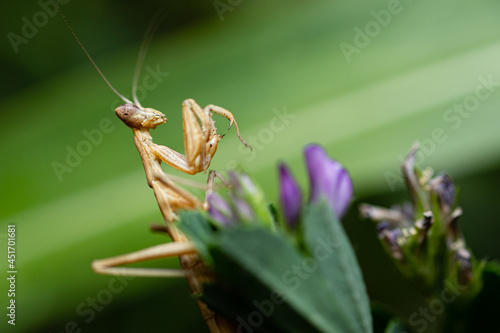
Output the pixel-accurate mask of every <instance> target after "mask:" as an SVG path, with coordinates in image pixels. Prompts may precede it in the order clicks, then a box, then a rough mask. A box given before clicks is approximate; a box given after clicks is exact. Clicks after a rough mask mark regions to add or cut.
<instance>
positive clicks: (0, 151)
mask: <svg viewBox="0 0 500 333" xmlns="http://www.w3.org/2000/svg"><path fill="white" fill-rule="evenodd" d="M220 3H222V4H226V5H227V6H229V7H227V9H228V10H227V11H225V12H224V13H222V14H221V15H222V16H221V15H219V14H218V13H217V10H216V9H215V8H214V3H213V2H210V1H208V2H202V1H185V2H181V1H177V2H175V3H174V2H172V1H171V2H168V3H166V2H160V1H153V0H149V1H145V2H141V3H138V2H132V1H99V2H93V1H92V2H83V1H77V0H73V1H70V2H68V3H67V4H64V5H62V9H63V10H64V12H65V14H66V16H67V17H68V20H69V21H70V23H71V24H72V25H73V28H74V29H75V31H76V32H77V34H78V35H79V37H80V39H81V40H82V42H83V43H84V45H85V46H86V48H87V49H88V51H89V52H90V53H91V54H92V55H93V57H94V60H95V61H96V62H97V64H98V65H99V66H100V68H101V70H102V71H103V72H104V73H105V75H106V76H107V77H108V79H109V80H110V81H111V82H112V84H113V85H114V86H115V87H116V89H117V90H119V91H120V92H121V93H122V94H124V95H126V96H130V93H129V92H130V90H131V82H132V75H133V70H134V66H135V61H136V57H137V53H138V50H139V46H140V43H141V38H142V35H143V33H144V31H145V30H146V27H147V25H148V22H149V21H150V20H151V18H152V17H153V16H154V15H155V14H156V13H157V12H159V11H162V10H166V19H165V20H164V21H163V23H162V25H161V26H160V28H159V31H158V32H157V34H156V35H155V36H154V38H153V41H152V45H151V47H150V49H149V50H148V55H147V57H146V61H145V67H146V68H147V67H148V66H149V68H152V69H155V68H159V69H160V70H161V72H168V73H169V74H168V76H167V77H165V78H163V80H162V81H161V82H158V85H157V86H156V87H155V88H154V89H150V90H148V91H147V94H146V95H147V96H146V97H145V98H144V99H142V100H141V101H142V104H143V105H144V106H149V107H154V108H156V109H158V110H160V111H162V112H163V113H165V114H166V116H167V117H168V123H166V124H165V125H162V126H161V127H159V128H158V129H156V130H155V131H153V132H152V134H153V137H154V140H155V142H156V143H159V144H164V145H168V146H169V147H172V148H174V149H177V150H179V151H181V152H182V151H183V133H182V126H181V121H182V118H181V104H182V101H183V100H184V99H186V98H194V99H195V100H196V101H197V102H198V103H199V104H200V105H202V106H204V105H207V104H216V105H220V106H222V107H225V108H227V109H228V110H230V111H231V112H233V114H234V115H235V117H236V119H237V121H238V124H239V126H240V129H241V132H242V135H243V137H244V138H245V139H247V140H248V141H249V143H250V144H253V146H254V151H253V152H252V153H250V152H249V151H247V150H244V149H241V147H240V144H239V142H238V140H237V138H236V135H235V133H234V129H232V130H230V131H229V132H227V134H228V135H227V136H226V137H225V138H224V139H223V140H222V141H221V143H220V145H219V150H218V153H217V155H216V156H215V158H214V160H213V162H212V165H211V167H212V168H213V169H216V170H221V171H225V170H226V169H227V167H228V166H232V165H234V164H241V165H243V166H244V167H245V168H246V170H247V171H248V172H250V173H251V174H252V175H253V176H254V177H255V180H256V181H257V182H258V183H259V184H260V185H261V186H262V188H263V189H264V190H265V192H266V195H267V198H268V199H269V200H270V201H272V202H275V201H276V196H277V179H276V173H277V172H276V165H277V163H278V161H280V160H282V161H286V162H287V163H288V164H289V165H290V166H291V168H292V170H293V172H294V174H295V175H296V177H297V178H298V179H299V181H300V183H301V184H302V185H303V188H304V190H306V188H307V177H306V173H305V169H304V164H303V161H302V148H303V146H304V145H305V144H307V143H310V142H317V143H320V144H322V145H323V146H324V147H325V148H326V149H327V151H328V152H329V154H330V155H331V156H332V157H334V158H336V159H338V160H339V161H341V162H342V163H343V164H344V165H345V166H346V167H347V168H348V170H349V171H350V173H351V176H352V178H353V181H354V185H355V195H356V198H355V199H356V200H357V202H356V203H355V204H354V205H353V206H352V207H351V210H350V212H349V214H348V216H347V218H346V220H345V221H344V225H345V227H346V229H347V232H348V234H349V236H350V237H351V240H352V241H353V244H354V247H355V249H356V251H357V254H358V258H359V260H360V263H361V267H362V269H363V273H364V276H365V280H366V282H367V286H368V292H369V294H370V296H371V298H372V300H376V301H381V302H385V303H387V304H389V305H390V307H392V308H393V309H394V310H395V311H396V313H398V314H399V315H401V316H402V318H404V319H407V318H408V316H409V315H410V314H411V313H413V312H414V311H417V310H418V308H419V306H421V304H423V303H422V299H420V297H419V296H418V294H417V293H416V292H414V291H413V290H412V289H411V287H410V286H409V285H408V284H407V283H406V282H405V281H404V280H402V279H401V278H400V277H399V276H398V273H397V272H395V271H394V269H393V268H392V266H391V264H390V262H389V260H388V259H387V258H386V257H385V255H384V254H383V252H382V250H381V248H380V246H379V244H378V240H377V239H376V235H375V232H374V228H373V225H371V224H370V223H369V222H368V221H363V220H361V219H360V218H359V216H358V213H357V208H356V206H357V203H358V201H363V202H365V201H369V202H372V203H377V204H381V205H387V206H389V205H391V204H392V203H395V202H400V201H403V200H405V199H406V198H407V196H406V194H405V193H404V191H403V187H402V182H401V181H399V180H398V179H399V178H397V177H398V175H399V165H400V162H401V159H402V157H403V156H404V155H405V153H406V152H407V151H408V150H409V148H410V146H411V145H412V143H414V142H415V141H419V142H420V143H421V144H422V146H423V148H424V150H425V151H424V152H423V153H422V155H421V158H420V165H421V166H424V167H425V166H432V167H433V168H434V169H435V170H436V171H442V170H445V171H448V172H450V173H451V175H452V176H453V178H454V179H455V181H456V182H457V183H458V185H459V186H460V189H461V203H462V207H463V208H464V212H465V213H464V216H463V218H462V220H461V225H462V228H463V230H464V233H465V235H466V238H467V241H468V244H469V245H470V246H471V247H472V248H473V250H474V252H475V254H476V255H477V256H478V257H488V258H499V257H500V249H499V247H498V245H497V244H498V233H499V232H500V226H499V225H498V223H497V220H498V218H497V215H498V213H497V205H496V202H497V201H496V200H498V188H499V185H500V181H499V176H498V170H499V168H500V131H499V128H500V93H499V92H498V91H497V90H499V89H498V88H500V87H499V86H496V87H493V88H492V89H493V90H494V91H493V93H491V95H490V96H489V97H488V98H486V99H485V100H481V101H480V103H479V105H478V106H477V107H475V108H474V110H473V111H471V112H466V113H464V116H461V115H458V114H455V115H454V116H455V117H458V119H459V120H460V124H458V120H453V121H452V122H451V121H449V120H447V118H446V115H447V114H448V113H447V112H450V111H448V110H449V109H450V108H453V106H454V104H456V103H463V102H464V101H471V98H472V96H474V94H475V89H476V87H477V86H478V85H479V84H480V82H481V81H480V80H481V79H480V78H481V77H482V78H488V77H489V76H491V77H492V79H493V81H494V82H500V66H499V65H500V64H499V63H500V61H499V59H500V21H499V20H498V14H497V13H498V11H499V9H500V4H499V3H498V2H496V1H492V0H491V1H474V2H468V1H449V0H445V1H440V2H433V1H430V0H420V1H418V0H413V1H411V0H405V1H401V2H399V4H398V2H395V1H378V0H377V1H364V2H361V1H319V0H315V1H264V0H261V1H232V2H231V3H232V4H231V3H230V2H229V1H220ZM394 4H397V6H396V7H392V6H393V5H394ZM2 7H3V12H4V13H3V15H2V20H1V22H0V27H1V28H2V29H1V31H2V33H3V35H4V38H3V42H2V43H1V45H0V47H1V49H0V51H1V60H0V61H1V63H0V64H1V67H2V74H3V79H2V82H1V83H0V84H1V85H2V86H1V87H2V89H1V90H0V91H1V92H0V96H1V99H2V101H1V103H0V105H1V107H0V108H1V117H2V124H3V127H2V130H1V133H2V134H1V141H0V156H1V163H0V170H1V172H0V188H1V192H0V196H1V205H0V207H1V210H0V244H1V245H0V246H1V247H2V253H5V251H6V242H5V240H6V237H5V236H6V232H7V230H6V226H7V225H8V224H15V225H16V229H17V236H16V237H17V245H16V250H17V261H16V264H17V270H18V274H17V290H16V306H17V307H16V309H17V317H16V319H17V321H16V324H17V325H16V327H15V328H13V327H11V326H10V325H7V324H6V318H5V315H2V318H4V319H3V320H2V322H1V323H0V325H1V326H0V327H1V328H0V330H1V331H2V332H4V331H9V332H10V331H17V332H54V333H55V332H64V331H65V326H66V325H67V323H68V322H74V323H76V324H75V325H77V326H78V329H81V331H82V332H139V331H140V332H157V331H160V330H161V331H167V332H203V331H206V328H205V327H204V323H203V322H202V320H201V318H200V316H199V313H198V310H197V308H196V305H195V303H194V301H193V300H192V299H191V297H190V296H189V291H188V288H187V285H186V283H185V282H184V281H183V280H164V279H146V278H136V279H133V280H129V281H126V286H124V287H123V290H121V291H116V289H115V288H116V287H117V286H119V283H118V282H116V281H115V280H113V279H114V278H113V277H110V276H100V275H96V274H95V273H93V272H92V271H91V269H90V263H91V261H92V260H94V259H97V258H105V257H109V256H114V255H118V254H122V253H126V252H130V251H134V250H138V249H140V248H143V247H147V246H151V245H154V244H160V243H162V242H165V241H166V238H165V237H164V236H162V235H155V234H151V233H150V232H149V225H150V224H151V222H153V221H157V222H158V221H161V215H160V214H159V211H158V208H157V206H156V202H155V200H154V196H153V193H152V191H151V190H150V189H149V188H148V187H147V185H146V182H145V176H144V171H143V169H142V166H141V162H140V158H139V156H138V154H137V151H136V149H135V146H134V144H133V140H132V132H131V130H130V129H129V128H127V127H126V126H125V125H123V124H122V123H121V122H120V121H119V120H118V119H117V118H116V116H115V115H114V114H113V109H114V107H115V106H116V105H118V103H119V101H118V100H117V98H116V96H115V95H113V93H112V92H111V91H110V89H109V88H108V87H106V85H105V83H104V82H103V80H102V79H101V78H100V77H99V75H98V74H97V72H96V71H95V69H93V68H92V66H91V64H90V63H89V61H88V59H86V58H85V55H84V54H83V52H82V51H81V49H80V48H79V46H78V44H77V43H76V41H75V40H74V39H73V37H72V36H71V34H70V32H69V31H68V29H67V27H66V26H65V24H64V22H63V20H62V18H61V17H60V16H57V15H54V16H53V17H49V16H48V15H47V18H48V19H47V22H46V23H45V24H40V27H39V28H38V31H37V33H36V34H35V35H34V36H33V37H31V38H27V43H25V44H24V43H23V44H20V45H19V46H18V52H15V50H14V48H13V46H12V45H11V43H10V42H9V37H8V36H9V33H15V34H17V35H21V34H22V27H23V24H24V23H23V21H22V18H23V17H26V19H27V20H28V21H30V22H33V16H34V15H37V13H39V12H40V11H42V10H43V9H42V6H41V5H40V4H39V3H37V2H35V1H30V2H23V3H21V2H9V3H4V4H2ZM389 9H394V10H396V11H397V13H393V14H391V15H390V17H389V16H384V13H385V14H386V13H389V11H388V10H389ZM42 16H43V15H42ZM42 16H39V17H42ZM375 17H379V20H383V19H384V18H385V21H381V22H382V24H381V23H378V22H377V21H376V19H375ZM221 18H222V19H221ZM42 23H43V22H42ZM366 28H368V29H372V30H369V34H370V35H371V37H370V36H368V37H366V38H365V39H363V37H359V36H360V35H359V32H358V31H359V30H361V31H364V30H365V29H366ZM358 29H359V30H358ZM11 36H12V35H11ZM356 36H357V37H356ZM356 38H358V39H357V40H356ZM356 41H357V42H359V43H364V44H363V45H361V44H358V46H359V47H358V51H359V52H357V53H354V54H352V55H351V57H350V59H349V60H350V61H348V59H347V58H346V57H345V55H344V54H343V52H342V50H341V43H348V44H350V45H353V46H355V45H356ZM147 73H148V71H147V70H146V71H143V74H142V75H143V76H142V77H145V75H147ZM151 82H153V81H151ZM141 83H142V79H141V80H140V84H139V85H140V86H141ZM142 86H145V85H144V84H143V83H142ZM285 112H286V113H287V114H288V115H289V116H288V118H285V120H283V119H282V118H279V117H278V118H276V117H277V114H284V113H285ZM106 119H109V121H110V122H111V125H109V128H108V129H109V130H108V131H107V132H108V133H103V134H102V139H96V140H97V141H96V142H97V144H91V146H90V147H91V151H90V152H89V153H88V154H86V156H81V160H80V161H77V162H75V165H74V166H71V167H69V168H70V169H71V172H65V173H63V174H60V177H58V176H57V174H56V172H55V171H54V162H57V163H61V164H67V161H66V159H67V154H68V150H67V149H68V147H69V149H74V150H78V149H79V148H78V147H80V149H82V147H83V146H84V145H85V143H83V142H85V141H88V139H87V138H86V137H85V135H84V132H85V131H87V132H92V133H95V132H96V131H100V127H99V124H100V123H101V121H103V120H104V121H105V122H107V121H108V120H106ZM455 119H457V118H455ZM455 121H457V123H455ZM217 125H218V126H219V127H220V132H221V133H226V127H225V126H227V122H226V120H225V119H219V118H218V119H217ZM454 125H456V126H455V127H454ZM436 129H437V131H440V132H441V133H444V134H443V136H442V137H440V138H439V139H436V138H433V132H434V131H436ZM97 137H99V136H97ZM97 137H96V138H97ZM165 170H167V167H165ZM387 177H389V179H391V180H393V179H396V180H395V181H394V187H393V186H392V185H390V184H393V183H392V182H390V183H389V182H388V181H387ZM193 178H194V179H197V180H199V181H201V182H204V181H205V179H206V174H205V175H204V174H202V175H198V176H197V177H193ZM304 192H305V193H304V195H305V196H307V191H304ZM200 194H201V193H200ZM0 258H3V259H1V266H0V267H2V272H4V273H3V274H5V275H6V271H7V267H6V264H7V259H6V255H0ZM152 265H156V266H161V267H165V266H169V267H176V266H177V260H176V259H170V260H165V261H159V262H156V263H149V264H148V266H152ZM115 282H116V283H115ZM110 283H112V286H113V287H111V289H112V290H115V291H116V292H110V290H111V289H110ZM114 287H115V288H114ZM7 289H8V286H7V284H6V283H5V280H4V279H3V281H2V283H0V295H1V297H0V300H1V306H2V308H4V306H6V305H7V302H8V297H7V296H6V294H7ZM106 295H111V298H109V299H108V298H106ZM103 297H104V298H103ZM92 298H97V299H101V301H105V303H107V304H102V303H99V301H98V303H99V304H97V307H96V309H98V310H95V311H94V314H95V318H94V319H92V320H89V318H90V317H89V314H88V313H89V312H84V314H83V315H82V311H85V310H87V311H88V310H89V309H91V307H90V305H88V302H91V300H92ZM101 305H102V307H101ZM77 309H80V310H81V311H79V313H78V312H77ZM4 311H6V310H4ZM86 320H88V321H89V322H86ZM4 327H5V328H4ZM75 331H78V330H75Z"/></svg>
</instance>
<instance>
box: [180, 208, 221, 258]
mask: <svg viewBox="0 0 500 333" xmlns="http://www.w3.org/2000/svg"><path fill="white" fill-rule="evenodd" d="M179 215H180V217H181V218H180V221H179V223H178V224H177V226H178V227H179V229H181V230H182V231H183V232H184V233H185V234H186V235H187V236H188V237H189V238H190V239H191V240H192V241H193V242H194V244H195V246H196V250H197V251H198V253H199V254H200V256H201V257H202V258H203V260H204V261H205V263H207V264H211V256H210V254H209V252H208V249H207V244H209V243H210V242H211V238H212V237H213V234H214V230H212V228H211V227H210V223H209V221H208V220H207V219H206V218H205V217H204V216H203V215H202V214H200V213H199V212H190V211H183V212H181V213H180V214H179Z"/></svg>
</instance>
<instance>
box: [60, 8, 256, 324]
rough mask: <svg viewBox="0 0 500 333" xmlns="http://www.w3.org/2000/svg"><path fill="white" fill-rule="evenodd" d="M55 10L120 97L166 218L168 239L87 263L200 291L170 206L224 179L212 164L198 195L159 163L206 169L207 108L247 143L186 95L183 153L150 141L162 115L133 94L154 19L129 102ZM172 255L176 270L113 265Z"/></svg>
mask: <svg viewBox="0 0 500 333" xmlns="http://www.w3.org/2000/svg"><path fill="white" fill-rule="evenodd" d="M59 11H60V13H61V16H62V17H63V19H64V21H65V22H66V24H67V25H68V27H69V29H70V31H71V33H72V34H73V36H74V37H75V39H76V40H77V42H78V44H79V45H80V47H81V48H82V49H83V51H84V52H85V54H86V55H87V57H88V58H89V59H90V61H91V62H92V64H93V65H94V67H95V68H96V70H97V71H98V72H99V74H100V75H101V77H102V78H103V79H104V81H105V82H106V83H107V85H108V86H109V87H110V88H111V90H113V92H114V93H115V94H117V95H118V96H119V97H120V98H121V99H122V100H123V101H125V103H126V104H123V105H121V106H119V107H118V108H116V110H115V113H116V115H117V116H118V117H119V118H120V119H121V120H122V121H123V122H124V123H125V124H126V125H127V126H128V127H130V128H131V129H132V131H133V133H134V142H135V146H136V147H137V150H138V151H139V155H140V157H141V159H142V163H143V165H144V170H145V173H146V179H147V184H148V185H149V186H150V187H151V188H152V189H153V191H154V194H155V197H156V200H157V202H158V206H159V208H160V211H161V213H162V215H163V218H164V220H165V222H166V224H165V226H164V227H162V228H161V229H162V230H163V231H166V232H167V233H168V234H169V235H170V237H171V239H172V241H173V242H170V243H166V244H161V245H157V246H153V247H149V248H146V249H143V250H139V251H136V252H132V253H128V254H124V255H120V256H116V257H112V258H108V259H102V260H95V261H94V262H93V263H92V269H93V270H94V271H95V272H97V273H100V274H111V275H128V276H144V277H179V276H181V277H184V276H185V277H186V279H187V281H188V284H189V286H190V289H191V291H192V292H193V294H195V295H196V294H201V292H202V284H203V283H206V282H209V281H210V280H211V279H212V278H211V275H210V274H209V271H208V268H207V267H205V265H204V264H203V262H202V261H201V260H200V258H199V256H198V255H197V252H196V249H195V248H194V247H193V245H192V244H191V243H190V242H189V240H188V239H187V238H186V236H185V235H184V234H183V233H182V232H181V231H180V230H179V229H178V228H177V227H176V225H175V223H174V222H175V220H176V219H177V215H176V212H177V211H178V210H182V209H202V210H206V209H208V204H207V197H208V195H209V194H210V193H212V192H213V191H214V184H215V177H218V178H220V179H221V181H222V182H223V183H224V184H225V185H226V186H229V184H228V183H227V181H226V180H225V179H224V177H222V175H220V174H219V173H218V172H216V171H214V170H211V171H209V173H208V180H207V186H206V187H205V189H206V191H205V199H204V200H203V201H202V200H200V199H199V198H198V197H196V196H195V195H193V194H192V193H191V192H189V191H187V190H185V189H184V188H183V187H181V186H180V185H179V184H184V185H188V186H193V183H192V182H190V181H185V180H181V179H182V178H178V177H174V176H172V175H168V174H166V173H165V172H164V171H163V169H162V168H161V162H164V163H166V164H168V165H169V166H171V167H173V168H175V169H177V170H179V171H182V172H184V173H186V174H189V175H194V174H197V173H200V172H206V171H207V170H208V168H209V166H210V162H211V160H212V158H213V156H214V154H215V152H216V151H217V146H218V143H219V141H220V140H221V139H222V135H219V134H218V133H217V129H216V127H215V123H214V120H213V119H212V116H213V114H218V115H221V116H223V117H225V118H227V119H228V120H229V122H230V123H229V128H231V127H232V126H233V125H234V127H235V128H236V134H237V135H238V138H239V139H240V141H241V142H242V143H243V144H244V145H245V146H246V147H248V148H250V149H251V147H250V146H249V145H248V144H247V143H246V142H245V141H244V140H243V138H242V137H241V135H240V131H239V128H238V124H237V123H236V120H235V118H234V116H233V114H232V113H231V112H229V111H228V110H226V109H224V108H221V107H219V106H215V105H208V106H206V107H205V108H201V107H200V106H199V105H198V104H197V103H196V102H195V101H194V100H193V99H186V100H185V101H184V102H183V104H182V119H183V128H184V148H185V155H183V154H181V153H179V152H177V151H175V150H173V149H171V148H169V147H167V146H164V145H158V144H156V143H154V142H153V138H152V136H151V134H150V130H151V129H155V128H156V127H157V126H159V125H161V124H164V123H166V122H167V118H166V117H165V115H164V114H163V113H161V112H159V111H157V110H154V109H152V108H145V107H142V106H141V104H140V102H139V100H138V98H137V82H138V77H139V73H140V69H141V67H142V63H143V61H144V57H145V50H146V49H147V47H148V44H149V42H150V41H151V36H152V34H153V32H154V30H155V28H156V27H155V26H157V24H158V23H159V20H157V21H156V22H155V23H154V24H152V25H151V26H150V28H149V29H148V32H147V33H146V38H145V39H144V42H143V45H142V47H141V51H140V53H139V58H138V61H137V66H136V70H135V74H134V80H133V89H132V94H133V100H134V102H131V101H130V100H128V99H127V98H125V97H124V96H123V95H121V94H120V93H119V92H118V91H117V90H116V89H115V88H114V87H113V86H112V85H111V83H110V82H109V81H108V80H107V79H106V77H105V76H104V74H103V73H102V72H101V71H100V69H99V67H97V65H96V64H95V62H94V60H93V59H92V57H91V56H90V55H89V53H88V52H87V50H86V49H85V47H84V46H83V44H82V43H81V42H80V40H79V38H78V37H77V35H76V34H75V32H74V31H73V29H72V28H71V26H70V25H69V23H68V21H67V19H66V17H65V16H64V14H63V13H62V12H61V10H60V9H59ZM172 256H178V257H179V260H180V264H181V268H182V270H175V269H159V268H156V269H154V268H133V267H118V266H122V265H126V264H130V263H137V262H143V261H147V260H151V259H157V258H166V257H172ZM197 302H198V306H199V307H200V310H201V313H202V316H203V318H204V320H205V321H206V323H207V325H208V327H209V329H210V331H211V332H234V328H233V327H232V325H231V324H230V323H228V322H227V321H226V320H225V319H224V318H222V317H220V316H218V315H216V314H215V313H214V312H212V311H211V310H210V309H208V307H207V306H206V305H205V304H204V303H202V302H201V301H199V300H197Z"/></svg>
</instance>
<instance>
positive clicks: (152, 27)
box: [132, 12, 166, 109]
mask: <svg viewBox="0 0 500 333" xmlns="http://www.w3.org/2000/svg"><path fill="white" fill-rule="evenodd" d="M165 15H166V12H160V13H158V14H157V15H156V16H155V17H154V18H153V19H152V20H151V22H150V23H149V26H148V28H147V29H146V33H145V34H144V39H143V40H142V44H141V48H140V49H139V55H138V57H137V63H136V65H135V71H134V79H133V81H132V96H133V98H134V103H135V104H136V105H137V106H138V107H140V108H141V109H142V105H141V103H140V102H139V99H138V98H137V84H138V82H139V74H140V73H141V69H142V65H143V64H144V59H145V58H146V51H147V50H148V48H149V44H150V43H151V40H152V39H153V35H154V33H155V31H156V29H158V26H159V25H160V23H161V21H163V19H164V18H165Z"/></svg>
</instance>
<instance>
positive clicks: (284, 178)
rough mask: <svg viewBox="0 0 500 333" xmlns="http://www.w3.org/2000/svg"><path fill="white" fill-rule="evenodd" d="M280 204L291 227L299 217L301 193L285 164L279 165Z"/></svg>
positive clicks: (293, 226)
mask: <svg viewBox="0 0 500 333" xmlns="http://www.w3.org/2000/svg"><path fill="white" fill-rule="evenodd" d="M279 176H280V204H281V209H282V211H283V215H284V216H285V220H286V221H287V222H288V225H289V226H290V227H291V228H292V229H293V228H295V226H296V225H297V222H298V221H299V217H300V209H301V205H302V195H301V193H300V189H299V186H298V185H297V182H296V181H295V179H294V178H293V176H292V174H291V173H290V171H289V170H288V168H287V167H286V165H285V164H283V163H281V164H280V165H279Z"/></svg>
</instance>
